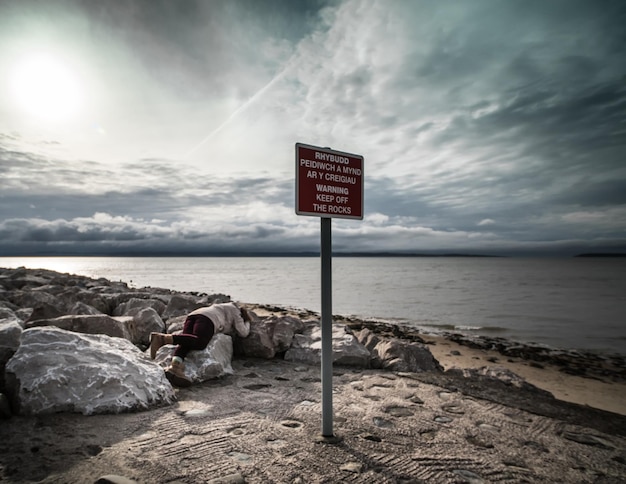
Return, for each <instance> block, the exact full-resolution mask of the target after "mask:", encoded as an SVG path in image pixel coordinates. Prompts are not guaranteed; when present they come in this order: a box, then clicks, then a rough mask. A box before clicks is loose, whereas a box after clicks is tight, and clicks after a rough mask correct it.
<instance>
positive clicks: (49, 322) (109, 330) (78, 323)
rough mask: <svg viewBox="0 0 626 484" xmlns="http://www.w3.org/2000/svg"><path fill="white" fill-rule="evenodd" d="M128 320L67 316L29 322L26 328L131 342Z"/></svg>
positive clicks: (97, 316)
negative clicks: (71, 332)
mask: <svg viewBox="0 0 626 484" xmlns="http://www.w3.org/2000/svg"><path fill="white" fill-rule="evenodd" d="M122 318H123V317H122ZM129 320H132V318H128V319H126V320H123V319H121V318H119V319H115V318H112V317H111V316H107V315H105V314H102V315H67V316H61V317H58V318H53V319H41V320H38V321H30V322H27V323H26V328H34V327H40V326H56V327H58V328H61V329H65V330H67V331H74V332H77V333H87V334H106V335H107V336H112V337H116V338H124V339H127V340H131V331H130V330H129V328H128V322H129Z"/></svg>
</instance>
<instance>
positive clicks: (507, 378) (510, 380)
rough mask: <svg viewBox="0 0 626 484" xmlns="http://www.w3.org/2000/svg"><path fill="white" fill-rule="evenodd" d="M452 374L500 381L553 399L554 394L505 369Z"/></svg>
mask: <svg viewBox="0 0 626 484" xmlns="http://www.w3.org/2000/svg"><path fill="white" fill-rule="evenodd" d="M449 371H451V372H461V374H462V375H463V376H464V377H465V378H470V379H474V380H484V379H489V380H498V381H500V382H502V383H504V384H505V385H507V386H513V387H516V388H520V389H524V390H529V391H532V392H536V393H542V394H544V395H546V396H550V397H552V394H551V393H550V392H548V391H546V390H542V389H541V388H538V387H536V386H535V385H532V384H530V383H528V382H527V381H526V380H524V379H523V378H522V377H521V376H519V375H518V374H517V373H514V372H512V371H511V370H509V369H507V368H503V367H497V366H483V367H481V368H464V369H462V370H456V369H454V370H449Z"/></svg>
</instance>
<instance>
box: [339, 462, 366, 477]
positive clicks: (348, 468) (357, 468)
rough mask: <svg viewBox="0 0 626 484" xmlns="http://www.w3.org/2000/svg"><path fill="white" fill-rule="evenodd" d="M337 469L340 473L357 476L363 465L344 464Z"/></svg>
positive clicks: (357, 463)
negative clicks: (345, 472)
mask: <svg viewBox="0 0 626 484" xmlns="http://www.w3.org/2000/svg"><path fill="white" fill-rule="evenodd" d="M339 469H341V470H342V471H347V472H353V473H354V474H359V473H360V472H361V471H362V470H363V464H361V463H360V462H346V463H345V464H344V465H342V466H341V467H340V468H339Z"/></svg>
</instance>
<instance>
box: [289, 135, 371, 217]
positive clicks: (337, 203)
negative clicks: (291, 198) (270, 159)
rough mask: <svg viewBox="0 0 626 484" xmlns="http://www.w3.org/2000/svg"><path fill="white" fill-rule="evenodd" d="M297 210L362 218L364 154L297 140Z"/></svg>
mask: <svg viewBox="0 0 626 484" xmlns="http://www.w3.org/2000/svg"><path fill="white" fill-rule="evenodd" d="M296 213H297V214H298V215H312V216H316V217H328V218H331V217H333V218H352V219H360V220H362V219H363V157H362V156H360V155H353V154H350V153H343V152H341V151H335V150H330V149H328V148H319V147H316V146H310V145H305V144H302V143H296Z"/></svg>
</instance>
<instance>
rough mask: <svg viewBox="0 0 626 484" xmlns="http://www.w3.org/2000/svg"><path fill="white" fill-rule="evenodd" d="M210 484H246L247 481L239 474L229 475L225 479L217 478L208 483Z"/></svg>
mask: <svg viewBox="0 0 626 484" xmlns="http://www.w3.org/2000/svg"><path fill="white" fill-rule="evenodd" d="M208 484H246V480H245V479H244V478H243V476H242V475H241V474H239V473H236V474H228V475H227V476H224V477H216V478H215V479H211V480H210V481H208Z"/></svg>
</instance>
